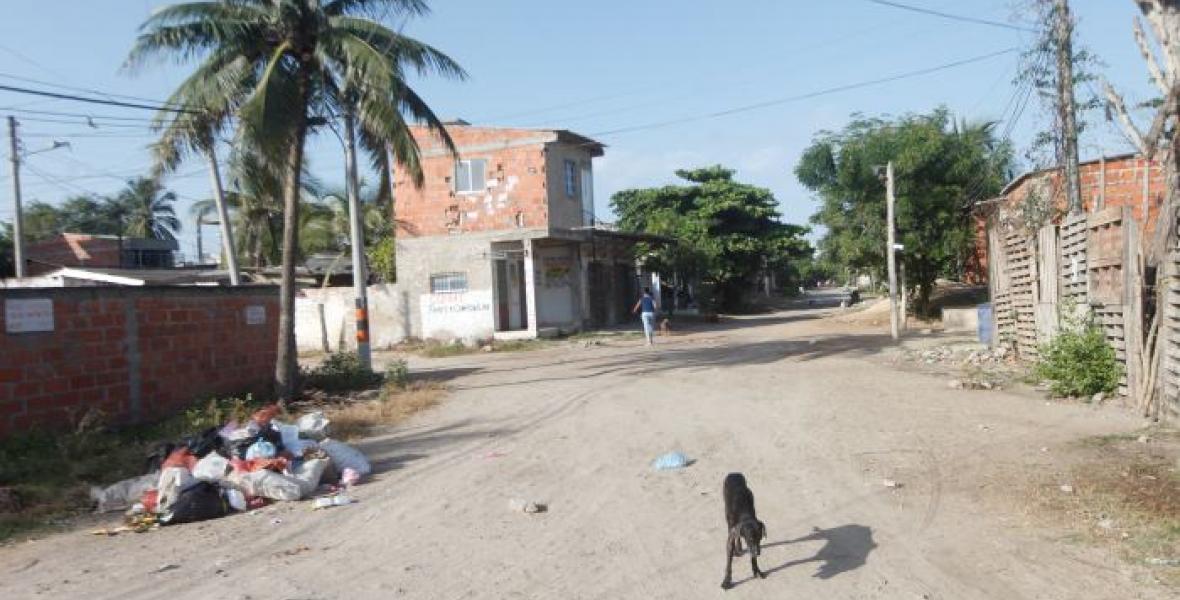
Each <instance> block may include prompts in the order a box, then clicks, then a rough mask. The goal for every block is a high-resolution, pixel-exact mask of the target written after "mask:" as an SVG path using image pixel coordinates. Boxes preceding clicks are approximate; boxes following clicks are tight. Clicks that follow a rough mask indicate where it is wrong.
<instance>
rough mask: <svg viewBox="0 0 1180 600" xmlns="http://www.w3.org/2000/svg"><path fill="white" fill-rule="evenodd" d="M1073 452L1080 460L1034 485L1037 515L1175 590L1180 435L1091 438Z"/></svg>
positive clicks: (1178, 580)
mask: <svg viewBox="0 0 1180 600" xmlns="http://www.w3.org/2000/svg"><path fill="white" fill-rule="evenodd" d="M1073 450H1075V451H1077V452H1078V453H1079V456H1078V459H1077V460H1075V461H1074V462H1073V464H1071V465H1069V466H1068V467H1067V468H1066V469H1065V470H1064V472H1063V473H1062V474H1059V475H1056V476H1054V478H1053V479H1049V480H1045V481H1042V482H1040V484H1039V485H1038V486H1037V487H1036V488H1035V489H1036V492H1035V494H1034V496H1035V501H1036V505H1037V506H1038V507H1039V508H1040V509H1041V510H1042V511H1043V514H1046V515H1048V516H1050V517H1051V518H1054V519H1056V520H1058V521H1060V524H1061V525H1064V526H1065V527H1067V528H1068V529H1070V530H1072V531H1073V532H1074V534H1075V536H1076V538H1077V539H1079V540H1082V541H1084V542H1086V543H1090V544H1096V545H1105V546H1109V547H1111V548H1112V549H1114V550H1115V551H1116V552H1117V553H1118V554H1119V555H1120V556H1121V557H1122V558H1123V559H1124V560H1126V561H1128V562H1130V563H1132V564H1136V565H1140V566H1143V567H1146V568H1148V569H1150V570H1151V572H1152V574H1153V575H1154V576H1155V577H1156V578H1158V579H1159V580H1160V581H1162V582H1163V583H1165V584H1168V585H1171V586H1177V587H1180V463H1178V460H1180V432H1177V431H1174V430H1165V429H1148V430H1144V431H1138V432H1133V433H1119V434H1109V435H1102V436H1094V437H1091V438H1086V439H1083V440H1080V441H1078V442H1077V443H1076V444H1074V447H1073Z"/></svg>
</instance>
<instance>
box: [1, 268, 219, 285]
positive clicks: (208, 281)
mask: <svg viewBox="0 0 1180 600" xmlns="http://www.w3.org/2000/svg"><path fill="white" fill-rule="evenodd" d="M158 285H206V286H213V285H229V272H228V271H219V270H214V269H201V268H191V269H188V268H186V269H118V268H110V267H62V268H59V269H54V270H52V271H46V272H44V273H40V274H37V275H33V276H32V277H25V278H24V279H16V278H13V279H0V289H2V288H52V287H105V286H131V287H142V286H158Z"/></svg>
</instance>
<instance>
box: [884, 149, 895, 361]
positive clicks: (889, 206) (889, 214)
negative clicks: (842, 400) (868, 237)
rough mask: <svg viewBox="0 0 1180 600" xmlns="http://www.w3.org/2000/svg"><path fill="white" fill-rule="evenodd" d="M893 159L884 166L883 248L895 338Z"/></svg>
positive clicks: (890, 317)
mask: <svg viewBox="0 0 1180 600" xmlns="http://www.w3.org/2000/svg"><path fill="white" fill-rule="evenodd" d="M893 202H894V200H893V161H889V164H888V165H886V166H885V226H886V228H887V230H888V232H887V235H886V238H888V239H887V243H888V246H887V247H886V249H885V256H886V257H887V261H888V265H889V335H891V336H893V339H894V340H896V339H897V326H898V324H897V258H896V256H895V254H894V252H895V246H894V240H893Z"/></svg>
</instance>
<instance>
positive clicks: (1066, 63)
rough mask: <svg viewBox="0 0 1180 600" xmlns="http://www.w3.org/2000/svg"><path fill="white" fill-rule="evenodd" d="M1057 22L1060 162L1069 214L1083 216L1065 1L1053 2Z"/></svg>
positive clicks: (1070, 34)
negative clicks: (1054, 3)
mask: <svg viewBox="0 0 1180 600" xmlns="http://www.w3.org/2000/svg"><path fill="white" fill-rule="evenodd" d="M1055 2H1056V8H1055V10H1054V12H1055V13H1056V17H1057V22H1056V24H1055V27H1054V30H1055V37H1056V38H1057V44H1056V45H1057V124H1058V126H1059V127H1061V146H1060V148H1059V150H1060V152H1061V157H1060V160H1061V162H1062V166H1063V167H1064V170H1065V186H1066V194H1067V197H1068V199H1069V212H1070V213H1071V214H1078V213H1080V212H1082V183H1081V178H1080V176H1079V175H1078V126H1077V108H1076V107H1075V105H1074V98H1073V39H1072V38H1073V22H1072V19H1071V18H1070V14H1069V2H1068V0H1055Z"/></svg>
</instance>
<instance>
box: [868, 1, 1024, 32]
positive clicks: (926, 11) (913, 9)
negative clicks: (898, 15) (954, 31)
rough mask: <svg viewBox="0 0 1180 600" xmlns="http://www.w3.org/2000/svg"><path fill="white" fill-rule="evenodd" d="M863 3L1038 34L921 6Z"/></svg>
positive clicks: (1014, 26)
mask: <svg viewBox="0 0 1180 600" xmlns="http://www.w3.org/2000/svg"><path fill="white" fill-rule="evenodd" d="M865 2H870V3H872V4H879V5H881V6H891V7H893V8H899V9H901V10H908V11H910V12H916V13H921V14H924V15H931V16H934V17H942V18H944V19H950V20H952V21H962V22H964V23H974V24H976V25H989V26H991V27H1002V28H1004V29H1011V30H1013V31H1023V32H1026V33H1038V30H1037V29H1034V28H1032V27H1025V26H1022V25H1013V24H1011V23H1004V22H1001V21H990V20H988V19H979V18H976V17H966V16H963V15H955V14H951V13H945V12H942V11H938V10H934V9H930V8H923V7H921V6H912V5H910V4H902V3H900V2H891V1H890V0H865Z"/></svg>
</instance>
